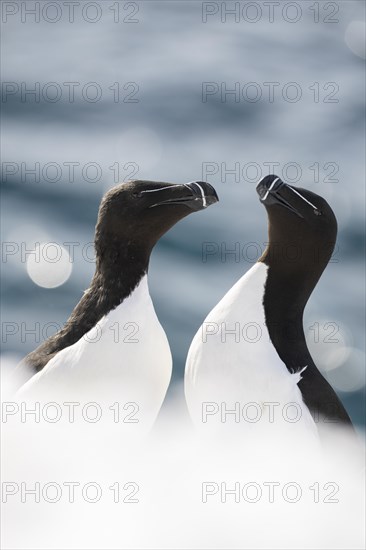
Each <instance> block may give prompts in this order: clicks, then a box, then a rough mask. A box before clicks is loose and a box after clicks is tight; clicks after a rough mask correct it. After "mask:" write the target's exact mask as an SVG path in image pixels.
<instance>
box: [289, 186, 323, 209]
mask: <svg viewBox="0 0 366 550" xmlns="http://www.w3.org/2000/svg"><path fill="white" fill-rule="evenodd" d="M287 187H288V188H289V189H291V191H293V192H294V193H296V195H298V196H299V197H300V198H301V199H302V200H303V201H305V202H307V203H308V204H310V206H312V208H314V210H318V208H317V207H316V206H314V205H313V203H311V202H310V201H308V199H306V198H305V197H303V196H302V195H301V194H300V193H299V192H298V191H296V190H295V189H292V187H291V186H290V185H287Z"/></svg>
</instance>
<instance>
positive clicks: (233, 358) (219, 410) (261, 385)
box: [185, 262, 315, 432]
mask: <svg viewBox="0 0 366 550" xmlns="http://www.w3.org/2000/svg"><path fill="white" fill-rule="evenodd" d="M267 270H268V267H267V266H266V265H265V264H263V263H261V262H258V263H256V264H255V265H254V266H253V267H252V268H251V269H250V270H249V271H248V272H247V273H246V274H245V275H244V276H243V277H242V278H241V279H240V280H239V281H238V282H237V283H236V284H235V285H234V286H233V287H232V288H231V289H230V290H229V292H228V293H227V294H226V295H225V296H224V298H223V299H222V300H221V301H220V302H219V303H218V304H217V306H216V307H215V308H214V309H213V310H212V311H211V312H210V313H209V315H208V316H207V317H206V319H205V321H204V323H203V325H202V326H201V328H200V329H199V330H198V332H197V334H196V335H195V337H194V339H193V341H192V344H191V347H190V349H189V352H188V357H187V362H186V370H185V394H186V400H187V404H188V408H189V411H190V414H191V416H192V418H193V420H194V421H195V423H196V424H197V425H202V424H206V425H208V424H209V423H210V422H211V423H212V422H214V421H216V424H218V423H220V424H223V423H225V424H226V425H228V424H230V423H235V424H238V423H239V424H243V425H245V426H246V427H248V425H250V426H252V427H253V425H254V426H255V427H257V426H258V425H259V421H256V422H251V421H250V420H249V418H256V417H257V416H258V415H259V414H260V411H262V415H261V416H260V417H259V418H260V422H262V423H263V421H264V422H266V421H269V419H270V409H271V408H272V411H273V414H274V419H276V418H279V419H280V423H281V424H283V422H284V421H285V422H288V420H289V419H291V420H292V419H293V418H296V416H295V415H296V414H298V411H300V412H299V414H300V418H299V421H298V422H296V425H297V426H298V425H300V424H304V423H305V424H306V425H307V426H308V427H309V429H310V431H312V432H314V428H315V425H314V422H313V420H312V418H311V415H310V413H309V410H308V409H307V407H306V406H305V404H304V403H303V400H302V395H301V392H300V390H299V388H298V386H297V382H298V381H299V380H300V376H299V374H294V375H292V374H290V373H289V372H288V370H287V368H286V366H285V365H284V363H283V362H282V360H281V359H280V358H279V356H278V354H277V352H276V350H275V348H274V346H273V345H272V343H271V341H270V337H269V333H268V330H267V327H266V323H265V314H264V308H263V296H264V287H265V283H266V279H267ZM299 367H300V365H299ZM292 402H295V403H296V405H293V406H291V405H288V404H289V403H292ZM208 403H210V404H211V405H208ZM266 403H267V405H266ZM277 403H278V405H276V404H277ZM238 404H239V405H238ZM250 404H252V405H250ZM207 410H208V411H209V414H205V413H207ZM227 410H234V411H236V413H233V414H231V415H230V414H226V412H225V411H227ZM238 411H239V416H238V414H237V413H238ZM284 416H285V419H284ZM214 417H215V418H214ZM289 423H291V421H290V422H289ZM299 423H300V424H299Z"/></svg>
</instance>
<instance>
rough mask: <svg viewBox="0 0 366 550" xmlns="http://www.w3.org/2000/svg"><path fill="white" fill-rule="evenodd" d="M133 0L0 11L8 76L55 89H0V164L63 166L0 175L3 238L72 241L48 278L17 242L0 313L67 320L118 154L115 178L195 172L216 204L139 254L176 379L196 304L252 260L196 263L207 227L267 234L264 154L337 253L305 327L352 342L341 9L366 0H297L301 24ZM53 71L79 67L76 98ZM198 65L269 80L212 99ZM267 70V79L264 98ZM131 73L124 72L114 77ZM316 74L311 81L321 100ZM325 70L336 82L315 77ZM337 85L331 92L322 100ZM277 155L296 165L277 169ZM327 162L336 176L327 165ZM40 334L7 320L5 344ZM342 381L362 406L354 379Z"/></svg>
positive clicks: (354, 219) (351, 78) (359, 232)
mask: <svg viewBox="0 0 366 550" xmlns="http://www.w3.org/2000/svg"><path fill="white" fill-rule="evenodd" d="M33 4H34V2H27V5H28V6H29V7H31V6H32V5H33ZM41 4H42V3H41ZM61 4H62V3H61ZM83 4H85V2H84V3H83V2H81V5H83ZM132 4H135V5H137V6H138V13H137V14H136V15H135V18H136V19H138V22H137V23H127V22H125V23H123V22H120V23H114V22H113V13H112V12H111V10H110V9H109V8H110V7H111V6H112V2H99V5H100V6H101V10H102V14H103V16H102V17H101V19H100V21H98V22H96V23H89V22H87V21H85V20H83V19H82V18H81V17H80V16H76V17H75V21H74V22H73V23H70V22H68V21H67V18H66V17H65V16H64V14H63V17H62V19H61V20H60V21H58V22H56V23H53V24H52V23H49V22H47V21H44V20H42V18H41V21H40V22H39V23H35V22H33V21H32V18H31V17H29V18H27V21H26V22H25V23H22V22H21V20H20V15H19V14H18V15H15V16H12V17H9V18H8V20H7V22H5V23H4V22H3V24H2V47H3V61H2V79H3V82H14V83H16V84H17V85H19V86H20V85H21V83H22V82H24V83H26V84H27V86H28V87H29V88H32V87H34V86H35V83H36V82H39V83H40V86H41V88H42V86H43V85H44V84H45V83H50V82H54V83H56V84H57V85H58V86H59V88H61V90H62V97H61V99H60V100H59V101H57V102H52V101H49V100H44V98H42V97H40V101H39V102H36V101H34V99H33V98H32V96H30V95H29V96H27V97H26V100H25V101H21V98H20V94H19V93H15V94H13V95H8V96H6V98H5V100H4V96H3V103H2V107H3V134H2V135H3V139H2V160H3V163H4V162H8V163H9V162H14V163H17V166H19V164H20V163H21V162H24V163H26V166H27V167H28V168H30V167H32V166H33V165H34V163H36V162H38V163H40V166H41V167H44V166H45V165H46V164H47V163H50V162H54V163H58V164H59V165H60V167H62V175H61V177H60V179H59V181H55V182H52V181H50V180H51V179H52V177H53V174H54V173H53V172H52V170H51V171H50V173H49V174H48V175H47V174H46V177H42V175H41V177H40V181H39V182H35V181H34V180H33V178H32V176H28V177H25V181H22V178H21V171H20V169H19V172H17V173H16V174H15V175H14V176H12V177H8V178H6V179H7V181H5V178H4V177H3V201H2V212H1V216H2V239H3V241H5V242H16V243H18V244H19V246H20V243H22V242H24V243H27V246H29V247H32V246H33V244H34V242H37V241H44V240H50V241H56V242H58V243H60V244H62V243H68V242H78V243H79V244H78V245H77V246H76V247H75V261H74V265H73V272H72V275H71V277H70V279H69V280H68V281H67V282H66V283H65V284H64V285H62V286H60V287H58V288H55V289H44V288H41V287H39V286H37V285H35V284H34V283H33V282H32V281H31V280H30V278H29V276H28V274H27V272H26V269H25V264H24V262H22V261H21V258H20V254H15V255H14V256H12V257H9V258H7V261H5V262H4V263H3V266H2V267H3V283H2V300H3V310H2V322H3V323H4V322H5V323H9V322H14V323H18V324H19V323H22V322H23V323H25V325H26V326H27V328H29V327H32V326H33V325H34V324H35V323H37V322H39V323H40V324H41V326H44V325H45V324H47V323H50V322H56V323H59V324H62V323H63V322H64V321H65V320H66V318H67V317H68V314H69V313H70V311H71V309H72V308H73V306H74V305H75V303H76V302H77V300H78V299H79V298H80V296H81V293H82V291H83V290H84V289H85V288H86V287H87V286H88V284H89V280H90V277H91V275H92V273H93V264H92V263H90V262H87V261H85V259H83V257H82V253H81V252H82V247H83V245H84V244H85V243H88V242H90V241H92V239H93V230H94V224H95V219H96V213H97V209H98V204H99V201H100V198H101V196H102V195H103V193H104V192H105V190H106V189H108V188H109V187H111V186H112V185H113V184H114V173H113V170H112V169H110V168H109V167H111V166H112V165H114V164H115V163H116V162H118V163H120V167H121V169H120V177H119V180H120V181H123V180H124V179H128V178H129V177H132V175H133V177H138V178H141V179H152V180H154V179H155V180H161V181H171V182H185V181H191V180H195V179H207V181H209V182H210V183H212V184H213V185H214V186H215V187H216V189H217V191H218V194H219V196H220V203H219V205H216V206H215V207H212V208H210V209H208V210H207V211H205V212H202V213H199V214H194V215H192V216H189V217H188V218H187V219H185V220H184V221H183V222H181V223H180V224H179V225H177V226H176V227H175V228H173V229H172V230H171V231H170V232H169V233H168V234H167V235H166V236H165V237H164V238H163V239H162V240H161V242H160V243H159V244H158V246H157V248H156V250H155V252H154V255H153V258H152V263H151V268H150V287H151V294H152V295H153V298H154V302H155V304H156V309H157V312H158V315H159V318H160V320H161V323H162V325H163V326H164V328H165V330H166V332H167V334H168V337H169V340H170V343H171V348H172V352H173V356H174V380H177V379H179V378H181V377H182V374H183V369H184V360H185V356H186V353H187V349H188V347H189V344H190V341H191V339H192V337H193V335H194V333H195V331H196V330H197V328H198V327H199V325H200V323H201V322H202V320H203V318H204V317H205V315H206V314H207V312H208V311H209V310H210V309H211V307H212V306H213V305H215V304H216V303H217V301H218V300H219V299H220V298H221V297H222V295H223V294H224V293H225V292H226V291H227V290H228V289H229V288H230V286H231V285H232V284H233V283H234V282H235V281H236V280H237V279H238V278H239V277H240V276H241V275H242V273H244V272H245V271H246V270H247V269H249V268H250V266H251V265H252V262H253V261H254V260H255V257H254V256H253V255H252V256H251V258H250V259H248V258H246V259H245V258H244V259H243V258H241V259H240V261H236V260H235V257H234V256H233V255H228V256H227V258H226V259H225V258H224V257H223V256H222V254H219V253H218V254H216V255H212V256H210V257H208V258H207V261H206V262H204V261H203V260H202V249H203V247H204V246H205V244H204V243H207V242H210V243H216V244H217V246H218V248H220V247H221V243H224V245H223V246H224V247H227V249H232V248H234V247H235V243H237V242H240V243H241V247H242V248H243V247H244V248H245V246H246V244H247V243H257V245H256V248H255V250H258V251H260V250H262V249H263V247H264V243H265V241H266V217H265V212H264V210H263V208H262V207H261V206H260V204H259V203H258V200H257V196H256V193H255V183H256V180H257V179H258V177H261V176H262V175H265V174H266V173H268V163H271V162H277V163H279V166H277V168H276V170H275V171H276V172H277V173H278V175H279V176H282V177H284V179H286V176H288V177H289V178H294V177H295V176H296V173H297V172H294V170H297V171H298V167H300V169H301V175H299V181H298V182H297V185H300V186H301V185H302V186H304V187H307V188H309V189H311V190H313V191H315V192H317V193H319V194H321V195H323V196H324V197H326V198H327V200H328V201H329V202H330V204H331V205H332V207H333V209H334V210H335V212H336V215H337V218H338V222H339V238H338V248H337V251H336V255H335V256H334V261H333V262H332V263H331V264H330V265H329V266H328V269H327V270H326V272H325V274H324V275H323V277H322V279H321V281H320V282H319V284H318V286H317V288H316V290H315V292H314V294H313V296H312V298H311V300H310V302H309V305H308V307H307V311H306V318H305V327H306V328H308V327H309V326H310V325H311V324H312V323H313V322H314V321H319V322H322V323H324V322H335V323H337V324H338V325H339V327H340V329H339V330H340V332H341V333H342V334H343V337H344V338H345V341H346V344H347V345H348V346H350V347H353V348H356V349H359V350H364V263H363V246H364V231H363V227H364V225H363V219H364V193H365V186H364V169H365V166H364V156H365V155H364V147H365V142H364V100H363V98H364V91H365V90H364V88H365V87H364V62H363V60H362V59H361V58H360V57H359V56H357V55H356V54H355V53H354V52H353V51H352V50H351V49H350V47H348V45H347V44H346V42H345V33H346V31H347V28H348V26H349V25H350V23H352V22H353V21H357V20H363V19H364V4H363V3H362V2H358V1H355V2H353V1H341V2H336V3H332V4H335V5H337V6H338V7H339V12H338V14H337V16H336V17H337V18H338V20H339V21H338V22H335V23H326V22H324V17H325V15H326V11H325V8H324V6H325V4H324V3H322V2H320V3H319V6H320V7H319V9H320V22H319V23H315V22H314V13H313V12H312V11H311V10H310V9H309V7H310V3H309V2H301V3H300V2H298V3H297V5H300V6H301V9H302V16H301V19H300V20H299V21H298V22H296V23H289V22H288V21H286V20H284V18H283V17H281V16H276V17H275V21H274V22H273V23H270V22H269V21H268V17H266V16H265V15H264V14H265V13H267V12H266V11H265V5H264V4H263V3H261V2H257V3H256V4H257V5H259V6H260V7H261V8H262V13H263V17H262V18H261V19H260V20H259V21H258V22H257V23H249V22H247V21H245V20H241V21H240V22H239V23H236V22H235V20H234V18H233V17H229V16H228V17H227V21H226V22H224V23H223V22H222V21H221V19H220V14H219V13H218V14H216V15H214V16H210V17H208V20H207V23H203V22H202V3H201V2H196V1H193V2H170V1H165V2H154V1H146V2H137V3H132ZM214 4H215V3H214ZM232 4H233V3H227V5H228V6H229V5H232ZM241 4H245V2H244V3H241ZM120 5H121V10H122V11H121V13H122V15H124V14H126V13H128V12H129V9H130V8H128V7H126V3H123V2H121V3H120ZM215 5H216V4H215ZM219 5H221V3H218V4H217V6H219ZM123 10H124V11H123ZM77 13H79V12H77ZM50 14H51V12H50ZM356 39H357V37H356V38H355V40H356ZM65 82H77V83H80V86H77V87H76V88H75V101H74V102H73V103H70V101H68V98H67V86H65V85H64V83H65ZM89 82H96V83H97V84H98V86H99V87H100V89H101V90H102V97H101V99H100V101H97V102H95V103H92V102H90V101H86V100H85V99H83V97H82V95H81V93H80V90H81V89H82V88H83V86H84V85H85V84H86V83H89ZM116 82H118V83H120V91H121V94H122V97H126V95H127V94H129V93H132V92H134V91H135V92H136V94H135V95H134V96H133V97H134V98H135V99H137V100H138V101H137V102H135V103H129V102H122V101H120V102H114V92H113V91H112V90H111V89H110V87H111V86H112V87H113V86H114V83H116ZM204 82H206V83H207V82H210V83H216V85H217V87H218V88H220V86H221V83H224V86H226V88H227V89H228V90H229V89H232V88H234V87H235V83H239V85H240V89H241V90H242V89H243V86H244V85H245V84H246V83H248V82H255V83H257V86H260V89H261V91H262V93H263V96H262V98H261V99H260V100H258V101H257V102H252V101H249V100H243V98H242V97H241V98H239V99H240V100H239V101H237V102H236V101H235V97H234V96H233V95H228V96H227V97H226V101H223V100H222V98H221V96H220V93H216V94H215V95H212V96H209V97H207V101H206V102H203V101H202V85H203V83H204ZM266 82H267V83H268V82H274V83H277V84H276V87H275V97H274V101H273V102H271V101H269V100H268V96H267V94H268V86H267V87H266V85H265V84H264V83H266ZM290 82H292V83H293V82H295V83H297V88H300V89H301V91H302V97H301V99H300V100H299V101H298V102H289V101H285V100H284V99H283V96H282V90H283V88H284V86H285V85H286V84H287V83H290ZM126 83H133V84H129V85H128V86H127V88H126V89H123V86H124V85H125V84H126ZM314 83H319V84H318V86H319V94H320V99H319V102H315V101H314V93H315V91H314V90H316V85H315V86H314ZM327 83H334V84H333V85H331V86H330V87H329V86H328V88H326V89H324V86H326V85H327ZM334 86H336V88H337V91H335V90H336V88H334ZM310 87H312V89H310ZM114 89H115V86H114ZM290 91H291V90H290ZM293 91H294V88H292V93H293ZM332 91H334V93H335V95H334V96H332V97H335V98H336V99H337V100H338V102H335V103H331V102H324V99H325V98H326V97H327V96H328V94H330V93H331V92H332ZM52 93H54V89H53V91H52V89H51V88H50V89H49V96H50V97H51V95H52ZM90 93H92V89H90ZM252 93H253V89H252ZM70 162H77V163H79V166H77V168H76V169H75V179H74V181H70V178H69V177H68V169H67V167H66V166H65V163H70ZM86 163H97V164H98V165H99V166H100V167H101V172H102V173H101V177H100V179H99V180H98V181H95V182H92V181H89V180H90V179H92V176H89V180H88V179H87V180H85V178H84V179H83V176H82V172H81V167H83V166H85V164H86ZM222 163H224V165H223V168H222ZM264 163H267V165H265V164H264ZM288 163H296V164H295V168H294V167H292V168H291V167H289V168H288V170H287V172H286V166H285V165H286V164H288ZM315 163H319V167H320V168H319V169H320V172H319V180H320V181H315V179H316V178H315V177H314V170H315V168H314V164H315ZM327 163H332V164H330V165H329V164H327ZM126 165H127V166H126ZM235 165H237V167H238V166H239V170H240V176H235V174H232V173H231V174H230V173H226V174H225V167H226V169H227V170H233V169H234V167H235ZM3 166H4V165H3ZM311 167H312V168H311ZM334 167H336V168H337V170H336V172H337V173H336V174H335V175H333V179H335V180H338V181H333V182H332V181H327V180H326V176H327V175H328V176H332V170H333V169H334ZM90 173H92V172H90ZM294 173H295V176H294ZM23 179H24V178H23ZM251 254H253V249H251ZM3 259H4V256H3ZM36 340H37V336H36V337H34V336H32V335H27V336H26V337H24V334H22V331H21V330H20V331H19V332H18V333H17V334H15V335H14V336H11V335H8V336H7V337H5V338H4V337H3V350H4V352H5V353H14V354H16V355H19V357H20V356H23V355H24V354H26V353H27V352H28V351H30V350H31V349H33V348H34V347H36V345H37V341H36ZM351 359H352V356H351ZM344 368H347V365H345V366H344ZM341 397H342V399H343V400H344V401H345V403H346V405H347V407H348V408H349V410H350V412H351V414H352V417H353V418H354V420H355V421H356V422H358V423H362V422H363V410H364V408H363V407H364V401H363V397H362V391H361V390H359V391H357V392H348V393H341Z"/></svg>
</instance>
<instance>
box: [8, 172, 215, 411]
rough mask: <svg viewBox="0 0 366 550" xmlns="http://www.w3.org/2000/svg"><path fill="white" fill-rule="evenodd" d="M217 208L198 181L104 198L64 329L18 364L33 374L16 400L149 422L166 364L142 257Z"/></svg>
mask: <svg viewBox="0 0 366 550" xmlns="http://www.w3.org/2000/svg"><path fill="white" fill-rule="evenodd" d="M217 201H218V197H217V195H216V192H215V190H214V188H213V187H212V186H211V185H210V184H208V183H206V182H200V181H199V182H191V183H187V184H182V185H175V184H170V183H164V182H153V181H131V182H127V183H124V184H121V185H118V186H116V187H114V188H113V189H111V190H110V191H108V192H107V193H106V195H105V196H104V197H103V199H102V202H101V205H100V208H99V214H98V220H97V224H96V229H95V251H96V269H95V274H94V276H93V279H92V281H91V284H90V287H89V288H88V289H87V290H86V291H85V293H84V295H83V297H82V298H81V300H80V302H79V303H78V304H77V306H76V307H75V309H74V310H73V312H72V313H71V315H70V317H69V319H68V321H67V322H66V324H65V326H64V327H63V328H62V329H61V330H60V331H59V332H58V333H57V334H55V335H54V336H51V337H50V338H48V340H46V341H45V342H44V343H43V344H42V345H40V346H39V347H38V348H37V349H36V350H35V351H33V352H32V353H30V354H29V355H27V356H26V357H25V359H24V360H23V362H22V363H23V366H24V365H26V366H27V367H28V368H31V369H32V370H33V371H34V373H36V374H34V376H32V378H30V380H28V381H27V382H26V383H25V384H24V385H23V386H22V387H21V389H20V390H19V392H18V394H19V396H20V397H21V398H22V399H31V398H34V397H38V396H39V395H40V394H42V393H43V395H44V397H46V398H47V399H48V400H52V397H53V396H55V397H58V398H60V397H61V398H63V399H64V400H65V398H68V399H71V398H73V399H77V400H80V399H81V398H83V397H85V398H87V399H89V400H93V399H95V400H98V401H100V399H103V398H104V399H106V400H108V401H109V402H110V403H113V399H114V400H117V401H119V402H126V401H127V402H131V401H134V402H136V403H139V407H140V409H141V408H142V409H143V412H144V414H145V415H146V416H147V417H148V418H149V419H154V417H155V416H156V415H157V413H158V411H159V409H160V406H161V404H162V402H163V399H164V397H165V393H166V391H167V388H168V385H169V381H170V377H171V371H172V357H171V353H170V347H169V343H168V340H167V337H166V334H165V332H164V330H163V328H162V327H161V325H160V323H159V320H158V318H157V316H156V313H155V310H154V306H153V302H152V300H151V297H150V294H149V288H148V279H147V274H148V267H149V260H150V254H151V252H152V249H153V247H154V245H155V244H156V243H157V241H158V240H159V239H160V237H161V236H162V235H164V233H166V232H167V231H168V230H169V229H170V228H171V227H172V226H174V224H176V223H177V222H178V221H179V220H181V219H182V218H184V217H186V216H187V215H189V214H190V213H192V212H195V211H199V210H202V209H204V208H206V207H207V206H209V205H211V204H213V203H215V202H217ZM162 284H163V283H162Z"/></svg>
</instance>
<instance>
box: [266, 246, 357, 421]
mask: <svg viewBox="0 0 366 550" xmlns="http://www.w3.org/2000/svg"><path fill="white" fill-rule="evenodd" d="M263 260H264V263H267V262H266V257H264V258H263V259H262V261H263ZM267 265H268V276H267V282H266V287H265V294H264V304H263V305H264V310H265V317H266V324H267V327H268V331H269V335H270V338H271V341H272V343H273V345H274V347H275V349H276V351H277V353H278V355H279V357H280V358H281V359H282V361H283V362H284V364H285V365H286V367H287V369H288V370H289V372H291V373H292V372H297V371H299V370H300V369H302V368H303V367H307V368H306V370H305V371H304V372H303V373H302V380H301V381H300V382H299V388H300V390H301V392H302V395H303V399H304V401H305V403H306V405H307V406H308V407H309V409H310V411H311V412H312V414H313V416H314V418H315V419H317V418H318V420H319V422H342V423H346V424H350V423H351V421H350V419H349V416H348V414H347V412H346V410H345V409H344V407H343V405H342V403H341V401H340V400H339V398H338V396H337V395H336V393H335V392H334V390H333V388H332V387H331V386H330V384H329V383H328V382H327V380H326V379H325V378H324V377H323V376H322V374H321V373H320V372H319V370H318V369H317V367H316V365H315V363H314V361H313V359H312V357H311V355H310V352H309V350H308V347H307V344H306V340H305V334H304V328H303V312H304V308H305V306H306V303H307V301H308V299H309V297H310V295H311V293H312V291H313V289H314V286H315V284H316V282H317V281H318V279H319V277H320V274H321V273H320V274H319V273H318V274H316V273H315V274H306V277H305V276H303V277H302V278H301V276H300V274H299V273H298V274H297V276H296V274H295V273H294V272H293V273H292V276H289V277H287V278H286V276H285V274H284V271H283V269H282V268H281V269H280V268H279V267H278V266H277V265H276V263H274V264H273V265H271V263H270V262H269V263H267Z"/></svg>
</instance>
